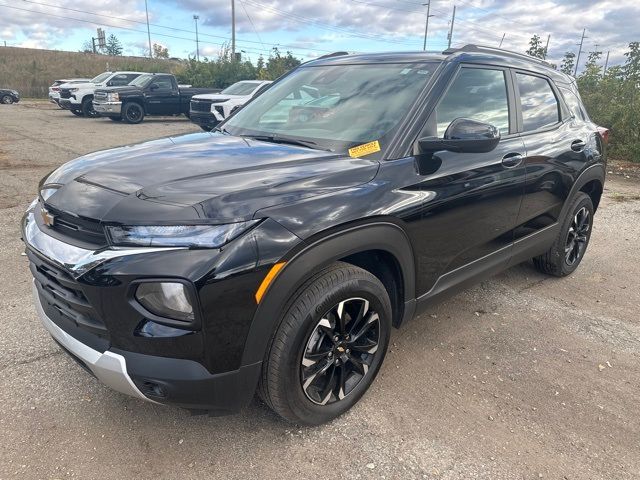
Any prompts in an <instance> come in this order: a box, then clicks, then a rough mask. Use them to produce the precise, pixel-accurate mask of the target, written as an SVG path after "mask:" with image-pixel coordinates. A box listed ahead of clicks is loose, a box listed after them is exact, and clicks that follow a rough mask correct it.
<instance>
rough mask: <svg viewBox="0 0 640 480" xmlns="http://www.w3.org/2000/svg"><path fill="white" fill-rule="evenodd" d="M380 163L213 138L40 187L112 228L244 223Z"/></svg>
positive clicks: (105, 160) (175, 142)
mask: <svg viewBox="0 0 640 480" xmlns="http://www.w3.org/2000/svg"><path fill="white" fill-rule="evenodd" d="M378 167H379V163H378V162H377V161H374V160H366V159H356V158H350V157H345V156H344V155H343V154H335V153H331V152H324V151H319V150H312V149H308V148H304V147H298V146H292V145H284V144H273V143H267V142H261V141H255V140H251V139H245V138H241V137H234V136H230V135H223V134H219V133H213V134H209V133H196V134H189V135H184V136H181V137H175V138H165V139H160V140H155V141H151V142H146V143H142V144H138V145H133V146H127V147H120V148H116V149H113V150H106V151H101V152H96V153H92V154H90V155H86V156H84V157H80V158H78V159H76V160H72V161H71V162H68V163H66V164H64V165H63V166H61V167H60V168H58V169H57V170H55V171H54V172H52V173H51V174H50V175H49V176H48V177H47V178H45V179H44V180H43V182H41V188H46V187H47V186H48V185H53V186H59V188H57V190H55V193H53V194H52V195H51V196H49V197H48V198H47V200H46V203H47V204H48V205H50V206H52V207H54V208H56V209H58V210H62V211H66V212H69V213H71V214H74V215H78V216H81V217H87V218H92V219H98V220H101V221H103V222H114V223H127V224H130V223H134V224H135V223H142V224H149V223H150V222H171V221H196V220H202V219H206V220H207V221H213V222H215V223H218V222H220V223H222V222H235V221H244V220H248V219H251V218H253V217H254V214H255V212H256V211H258V210H259V209H263V208H265V207H268V206H273V205H279V204H286V203H293V202H297V201H299V200H302V199H306V198H309V197H312V196H316V195H324V194H329V193H332V192H335V191H338V190H341V189H345V188H350V187H354V186H357V185H361V184H363V183H367V182H369V181H370V180H372V179H373V178H374V177H375V175H376V172H377V171H378Z"/></svg>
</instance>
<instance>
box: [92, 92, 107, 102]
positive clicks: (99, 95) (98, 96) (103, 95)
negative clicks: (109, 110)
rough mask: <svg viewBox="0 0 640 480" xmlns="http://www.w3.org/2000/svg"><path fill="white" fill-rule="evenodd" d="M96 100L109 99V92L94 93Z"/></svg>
mask: <svg viewBox="0 0 640 480" xmlns="http://www.w3.org/2000/svg"><path fill="white" fill-rule="evenodd" d="M93 99H94V100H104V101H106V100H107V92H96V93H94V95H93Z"/></svg>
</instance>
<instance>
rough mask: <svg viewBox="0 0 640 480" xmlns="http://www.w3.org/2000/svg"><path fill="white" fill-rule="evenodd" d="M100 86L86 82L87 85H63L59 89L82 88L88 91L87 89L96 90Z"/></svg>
mask: <svg viewBox="0 0 640 480" xmlns="http://www.w3.org/2000/svg"><path fill="white" fill-rule="evenodd" d="M97 86H98V85H97V84H95V83H91V82H86V83H63V84H62V85H58V87H60V88H81V89H87V88H96V87H97Z"/></svg>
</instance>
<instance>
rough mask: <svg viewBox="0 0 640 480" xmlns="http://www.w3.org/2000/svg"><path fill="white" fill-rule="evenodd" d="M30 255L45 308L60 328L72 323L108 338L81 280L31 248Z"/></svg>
mask: <svg viewBox="0 0 640 480" xmlns="http://www.w3.org/2000/svg"><path fill="white" fill-rule="evenodd" d="M27 257H28V258H29V269H30V270H31V274H32V275H33V278H34V279H35V284H36V288H37V289H38V295H39V296H40V301H41V302H42V307H43V309H44V310H45V312H47V314H48V316H50V318H51V319H52V320H53V321H55V322H56V323H62V324H63V325H60V327H61V328H63V327H64V326H65V325H64V324H66V326H68V325H69V323H70V324H71V325H72V326H75V327H77V328H79V329H81V330H85V331H87V332H90V333H92V334H94V335H97V336H99V337H101V338H108V331H107V327H106V326H105V324H104V322H102V320H100V318H99V317H98V315H97V313H96V311H95V310H94V309H93V307H92V306H91V304H90V303H89V301H88V300H87V297H86V296H85V295H84V293H83V291H82V288H81V286H80V283H78V282H77V281H76V280H74V279H73V277H72V276H71V275H69V274H68V273H67V272H66V271H64V270H63V269H62V268H60V267H58V266H57V265H55V264H54V263H52V262H51V261H49V260H48V259H46V258H45V257H43V256H41V255H39V254H37V253H35V252H34V251H32V250H29V249H27ZM56 320H57V321H56Z"/></svg>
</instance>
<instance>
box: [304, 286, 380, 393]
mask: <svg viewBox="0 0 640 480" xmlns="http://www.w3.org/2000/svg"><path fill="white" fill-rule="evenodd" d="M379 343H380V317H379V315H378V313H377V312H376V311H375V310H373V309H372V308H371V305H370V303H369V301H368V300H365V299H364V298H349V299H347V300H343V301H341V302H340V303H338V304H337V305H335V306H334V307H333V308H331V309H330V310H329V311H328V312H326V313H325V314H324V315H323V316H322V317H321V318H320V320H319V321H318V323H317V324H316V326H315V328H314V329H313V331H312V332H311V335H310V336H309V339H308V340H307V344H306V347H305V350H304V353H303V355H302V363H301V370H300V372H301V375H300V382H301V385H302V390H303V391H304V394H305V395H306V396H307V398H308V399H309V400H311V401H312V402H313V403H315V404H318V405H327V404H331V403H334V402H338V401H341V400H342V399H344V398H345V397H347V396H348V395H349V394H351V393H352V392H353V391H354V390H355V388H356V387H357V386H358V385H359V384H360V382H362V380H364V378H365V377H366V376H367V374H368V373H369V370H370V368H371V365H372V363H373V361H374V358H375V356H376V353H377V352H378V345H379Z"/></svg>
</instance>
